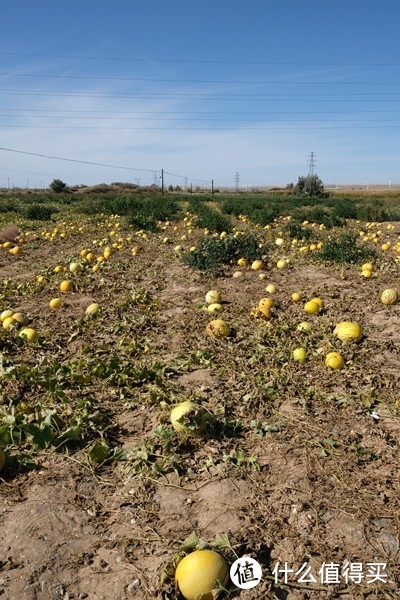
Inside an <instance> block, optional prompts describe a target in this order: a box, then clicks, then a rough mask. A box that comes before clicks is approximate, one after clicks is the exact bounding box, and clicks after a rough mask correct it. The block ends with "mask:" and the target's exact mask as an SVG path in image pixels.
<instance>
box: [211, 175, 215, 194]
mask: <svg viewBox="0 0 400 600" xmlns="http://www.w3.org/2000/svg"><path fill="white" fill-rule="evenodd" d="M211 196H214V179H211Z"/></svg>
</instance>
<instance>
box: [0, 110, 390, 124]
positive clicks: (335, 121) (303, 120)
mask: <svg viewBox="0 0 400 600" xmlns="http://www.w3.org/2000/svg"><path fill="white" fill-rule="evenodd" d="M0 110H2V109H0ZM395 112H400V111H395ZM177 114H179V113H177ZM286 114H297V113H286ZM10 117H12V118H16V119H79V120H99V119H104V117H94V116H85V117H78V116H72V115H25V114H24V115H12V114H5V115H2V114H0V118H10ZM107 119H108V120H112V121H206V122H209V121H217V122H221V121H233V122H235V123H253V122H257V123H279V122H281V121H283V122H286V123H287V122H290V121H288V120H287V119H273V118H269V119H260V118H257V119H237V118H234V119H228V118H224V117H222V118H221V117H218V118H208V117H107ZM292 121H293V122H294V123H298V122H300V123H315V122H320V123H327V122H328V123H348V122H350V123H352V122H354V121H356V122H362V123H364V122H365V123H374V122H378V123H396V122H398V121H399V119H355V118H353V119H298V118H296V119H292Z"/></svg>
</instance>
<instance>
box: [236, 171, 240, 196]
mask: <svg viewBox="0 0 400 600" xmlns="http://www.w3.org/2000/svg"><path fill="white" fill-rule="evenodd" d="M239 183H240V175H239V173H238V172H237V171H236V174H235V190H236V191H237V192H238V191H239V189H240V188H239Z"/></svg>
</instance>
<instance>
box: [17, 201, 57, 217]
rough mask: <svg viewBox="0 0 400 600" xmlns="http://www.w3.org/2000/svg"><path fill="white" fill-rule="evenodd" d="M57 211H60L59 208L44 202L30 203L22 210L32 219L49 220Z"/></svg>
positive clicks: (25, 215)
mask: <svg viewBox="0 0 400 600" xmlns="http://www.w3.org/2000/svg"><path fill="white" fill-rule="evenodd" d="M55 212H58V210H57V208H55V207H54V206H44V205H43V204H30V205H28V206H26V207H25V208H24V209H23V211H22V213H23V215H24V217H25V218H26V219H29V220H30V221H48V220H49V219H51V217H52V215H53V213H55Z"/></svg>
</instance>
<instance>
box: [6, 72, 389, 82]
mask: <svg viewBox="0 0 400 600" xmlns="http://www.w3.org/2000/svg"><path fill="white" fill-rule="evenodd" d="M0 76H1V77H31V78H35V79H40V78H46V79H79V80H80V79H84V80H90V81H142V82H143V81H144V82H147V83H152V82H153V83H223V84H225V83H229V84H243V85H400V81H293V80H291V81H285V80H283V81H282V80H281V81H279V80H265V81H249V80H241V79H169V78H158V77H156V78H153V77H150V78H149V77H98V76H96V75H59V74H58V73H57V74H54V73H53V74H49V73H47V74H37V73H0Z"/></svg>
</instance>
